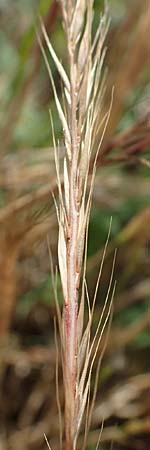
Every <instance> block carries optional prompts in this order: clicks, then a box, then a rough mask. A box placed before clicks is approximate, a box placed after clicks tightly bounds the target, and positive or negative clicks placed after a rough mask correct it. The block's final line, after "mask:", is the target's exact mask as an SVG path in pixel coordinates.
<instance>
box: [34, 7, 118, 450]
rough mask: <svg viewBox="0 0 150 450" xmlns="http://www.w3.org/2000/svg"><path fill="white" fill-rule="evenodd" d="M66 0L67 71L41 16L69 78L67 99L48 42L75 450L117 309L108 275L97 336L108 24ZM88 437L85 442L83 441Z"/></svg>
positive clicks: (70, 438) (63, 330)
mask: <svg viewBox="0 0 150 450" xmlns="http://www.w3.org/2000/svg"><path fill="white" fill-rule="evenodd" d="M60 3H61V9H62V17H63V26H64V30H65V33H66V38H67V52H68V72H69V73H68V74H67V73H66V71H65V70H64V67H63V66H62V64H61V62H60V61H59V59H58V57H57V55H56V53H55V51H54V49H53V48H52V45H51V43H50V41H49V38H48V35H47V32H46V30H45V28H44V25H43V23H41V27H42V32H43V35H44V38H45V41H46V44H47V47H48V49H49V52H50V54H51V57H52V58H53V60H54V62H55V64H56V67H57V70H58V72H59V75H60V77H61V81H62V83H63V98H64V101H63V106H62V104H61V103H60V100H59V98H58V95H57V92H56V88H55V83H54V79H53V77H52V72H51V69H50V65H49V62H48V59H47V56H46V53H45V51H44V48H43V46H42V44H41V49H42V52H43V56H44V59H45V62H46V65H47V69H48V73H49V76H50V80H51V84H52V88H53V93H54V98H55V102H56V107H57V110H58V114H59V117H60V120H61V123H62V128H63V134H64V143H65V156H64V167H63V170H64V190H62V180H61V177H60V170H59V157H58V150H59V145H56V142H55V136H54V128H53V123H52V120H51V123H52V130H53V140H54V148H55V161H56V171H57V180H58V188H59V207H57V206H56V208H57V214H58V223H59V238H58V260H59V270H60V277H61V283H62V290H63V297H64V308H63V315H62V316H61V314H60V311H59V307H58V301H57V298H56V302H57V312H58V321H59V331H60V337H61V353H62V362H63V378H64V389H65V449H66V450H75V449H76V445H77V438H78V435H79V431H80V427H81V422H82V419H83V415H84V414H85V412H86V421H85V422H86V425H85V437H86V435H87V430H88V426H89V422H90V418H91V409H90V407H89V396H90V379H91V373H92V368H93V364H94V361H95V358H96V354H97V351H98V347H99V343H100V340H101V337H102V333H103V331H104V328H105V326H106V323H107V321H108V318H109V314H110V311H111V302H110V304H109V307H108V311H107V315H105V312H106V306H107V300H108V296H109V291H110V288H111V282H110V287H109V291H108V295H107V298H106V302H105V306H104V310H103V314H102V316H101V318H100V321H99V324H98V328H97V330H96V334H95V336H94V338H93V340H92V342H91V339H90V333H91V323H92V316H93V311H94V304H95V299H96V293H97V288H98V283H99V280H98V283H97V287H96V292H95V296H94V300H93V305H92V309H90V304H89V299H88V289H87V285H86V278H85V266H86V250H87V231H88V222H89V213H90V206H91V196H92V190H93V183H94V176H95V170H96V159H97V155H98V151H99V148H100V146H101V142H102V139H103V135H104V132H105V128H106V126H107V122H108V119H109V115H110V111H108V113H107V114H106V115H105V117H104V118H103V121H102V122H101V123H99V112H100V110H101V106H102V99H103V94H104V77H102V67H103V61H104V57H105V48H104V40H105V36H106V33H107V29H108V18H107V14H106V13H105V14H104V16H103V17H100V22H99V26H98V28H97V31H96V33H95V35H94V37H93V30H92V24H93V3H94V2H93V0H61V1H60ZM100 128H101V130H102V132H101V139H100V142H99V144H98V148H97V149H96V152H95V160H94V165H93V170H92V175H91V176H90V188H89V189H88V190H87V185H88V181H89V176H88V175H89V168H90V160H91V154H92V150H93V149H94V148H95V143H96V141H97V136H98V134H99V130H100ZM100 273H101V270H100ZM99 278H100V276H99ZM111 281H112V280H111ZM55 294H56V288H55ZM56 297H57V294H56ZM85 299H86V300H87V302H88V308H89V320H88V323H87V324H86V327H85V328H84V301H85ZM99 331H100V333H99ZM94 396H95V394H94ZM92 405H93V402H92ZM61 441H62V440H61ZM61 445H62V443H61ZM84 445H85V443H84V444H83V447H84Z"/></svg>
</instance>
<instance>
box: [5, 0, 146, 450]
mask: <svg viewBox="0 0 150 450" xmlns="http://www.w3.org/2000/svg"><path fill="white" fill-rule="evenodd" d="M101 10H103V1H101V0H97V1H96V2H95V11H96V14H95V19H94V28H96V25H97V20H98V14H99V13H100V11H101ZM38 11H40V13H41V15H42V16H43V19H44V21H45V25H46V29H47V31H48V34H49V36H50V39H51V42H52V44H53V45H54V48H55V50H56V52H57V54H58V56H59V57H60V59H61V60H62V61H63V62H64V64H65V66H67V57H66V48H65V37H64V33H63V29H62V25H61V14H60V8H59V4H58V3H57V2H56V1H52V0H51V1H50V0H31V1H29V0H28V1H23V0H13V2H12V0H0V54H1V57H0V119H1V120H0V136H1V139H0V450H20V449H21V450H34V449H36V450H42V449H45V448H46V444H45V441H44V436H43V434H44V433H46V435H47V436H48V438H49V439H50V442H51V446H52V448H53V449H55V448H58V445H59V444H58V443H59V426H58V413H57V406H56V394H55V392H56V391H55V361H56V350H55V343H54V327H53V318H54V316H55V302H54V295H53V289H52V281H51V275H50V262H49V255H48V248H47V235H48V237H49V242H50V246H51V251H52V255H53V262H54V266H55V264H57V220H56V213H55V208H54V202H53V198H52V195H51V192H52V191H53V192H54V193H55V196H56V197H57V184H56V176H55V168H54V155H53V149H52V136H51V129H50V121H49V108H50V109H51V111H52V114H53V120H54V125H55V133H56V137H57V138H58V139H59V140H60V141H61V140H62V130H61V127H60V123H59V119H58V117H57V113H56V109H55V104H54V100H53V95H52V89H51V86H50V83H49V79H48V75H47V72H46V69H45V66H44V62H43V60H42V56H41V52H40V49H39V46H38V43H37V38H36V33H35V23H36V17H37V12H38ZM109 14H110V17H111V24H110V28H109V32H108V36H107V39H106V46H107V54H106V63H105V64H106V66H107V77H106V93H105V97H104V105H103V110H102V111H100V116H101V115H102V114H104V112H105V111H106V110H108V108H109V105H110V98H111V92H112V88H113V86H114V100H113V107H112V113H111V117H110V121H109V125H108V128H107V131H106V134H105V138H104V141H103V145H102V148H101V151H100V155H99V159H98V169H97V176H96V182H95V188H94V195H93V205H92V212H91V220H90V233H89V247H88V265H87V281H88V286H89V291H90V298H91V299H92V295H93V292H94V287H95V283H96V278H97V274H98V269H99V264H100V261H101V256H102V252H103V248H104V244H105V241H106V238H107V233H108V229H109V223H110V218H111V216H112V227H111V238H110V241H109V246H108V250H107V255H106V259H105V264H104V268H103V273H102V279H101V283H100V288H99V292H98V298H97V304H96V311H95V318H94V325H93V329H94V327H95V326H96V324H97V321H98V318H99V315H100V311H101V309H102V306H103V302H104V299H105V296H106V292H107V288H108V283H109V278H110V273H111V268H112V261H113V255H114V250H115V248H117V259H116V265H115V274H114V278H115V279H116V280H117V289H116V295H115V299H114V314H113V321H112V325H111V331H110V335H109V341H108V345H107V349H106V352H105V356H104V358H103V364H102V368H101V372H100V379H99V389H98V396H97V401H96V405H95V411H94V415H93V422H92V429H91V432H90V433H89V439H88V449H89V450H94V448H95V445H96V441H97V436H98V434H99V428H100V426H101V421H102V420H103V419H104V421H105V426H104V431H103V434H102V442H101V450H106V449H107V448H110V446H111V445H112V444H113V448H115V449H121V450H122V449H124V448H126V449H128V450H130V449H134V450H148V449H149V442H150V419H149V413H150V374H149V359H150V358H149V355H150V352H149V348H150V335H149V329H148V326H149V298H150V204H149V193H150V178H149V177H150V84H149V83H150V45H149V34H150V3H149V0H147V1H146V0H143V1H141V0H135V1H134V0H132V1H131V0H130V1H128V0H126V1H125V0H118V1H117V0H110V1H109ZM51 67H52V71H53V74H54V78H55V83H56V86H57V90H58V92H59V93H60V96H61V86H60V81H59V77H58V74H57V72H56V69H55V67H54V65H53V62H52V61H51ZM100 137H101V130H100V134H99V139H100ZM62 152H63V147H62ZM60 158H61V155H60ZM58 291H59V298H60V303H61V302H62V296H61V289H60V281H59V279H58ZM100 352H101V349H100ZM59 376H60V383H59V385H60V396H61V404H62V409H63V402H64V399H63V386H62V376H61V368H60V374H59ZM93 385H94V377H93V384H92V388H93ZM81 439H82V436H81ZM79 445H80V442H79Z"/></svg>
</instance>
